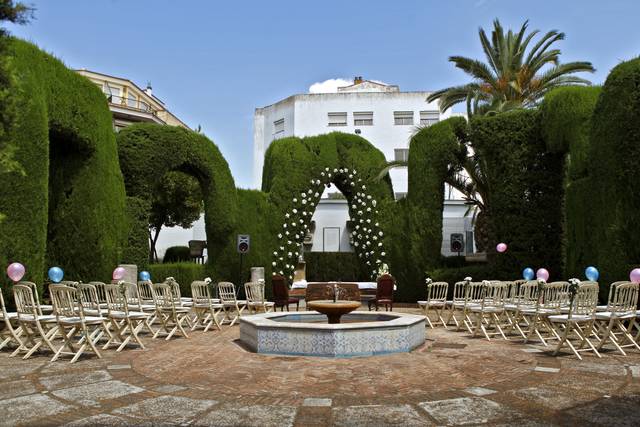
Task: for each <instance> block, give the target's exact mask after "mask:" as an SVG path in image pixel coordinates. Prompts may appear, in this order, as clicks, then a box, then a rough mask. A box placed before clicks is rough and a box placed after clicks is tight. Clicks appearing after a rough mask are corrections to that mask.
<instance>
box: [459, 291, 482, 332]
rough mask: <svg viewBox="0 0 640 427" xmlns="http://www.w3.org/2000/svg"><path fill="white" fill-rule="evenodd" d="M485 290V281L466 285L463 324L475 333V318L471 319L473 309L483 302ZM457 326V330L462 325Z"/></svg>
mask: <svg viewBox="0 0 640 427" xmlns="http://www.w3.org/2000/svg"><path fill="white" fill-rule="evenodd" d="M483 291H484V283H483V282H467V283H466V284H465V287H464V305H463V307H462V324H461V325H464V326H465V328H467V330H468V331H469V333H471V334H472V333H473V327H472V325H473V320H472V319H471V313H472V312H471V309H472V308H474V307H480V305H481V304H482V294H483ZM461 325H458V327H457V328H456V331H459V330H460V326H461Z"/></svg>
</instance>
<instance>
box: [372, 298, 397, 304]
mask: <svg viewBox="0 0 640 427" xmlns="http://www.w3.org/2000/svg"><path fill="white" fill-rule="evenodd" d="M376 301H378V304H391V303H392V302H393V300H392V299H388V298H380V299H376Z"/></svg>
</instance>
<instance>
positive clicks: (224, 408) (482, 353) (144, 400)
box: [0, 310, 640, 427]
mask: <svg viewBox="0 0 640 427" xmlns="http://www.w3.org/2000/svg"><path fill="white" fill-rule="evenodd" d="M403 311H404V310H403ZM407 311H412V310H407ZM415 312H417V311H415ZM426 336H427V343H426V344H425V345H424V346H423V347H421V348H419V349H417V350H415V351H413V352H412V353H409V354H395V355H386V356H376V357H368V358H366V357H365V358H353V359H324V358H305V357H278V356H264V355H258V354H253V353H249V352H247V351H246V350H244V349H243V347H242V346H241V345H240V344H239V343H238V337H239V328H238V326H234V327H233V328H228V327H225V328H224V329H223V331H222V332H218V331H215V332H208V333H202V332H193V333H191V334H190V338H189V339H183V338H179V339H174V340H172V341H169V342H167V341H164V340H151V339H150V337H145V338H144V342H145V343H146V345H147V349H146V350H135V349H129V350H126V351H123V352H122V353H119V354H116V353H115V352H114V351H113V350H110V351H104V352H103V359H96V358H91V357H89V358H83V359H81V360H80V361H79V362H78V363H75V364H69V363H68V362H66V361H58V362H54V363H49V362H48V359H49V358H48V357H45V355H41V356H37V357H34V358H32V359H30V360H27V361H23V360H21V359H17V358H10V357H8V352H0V384H1V385H2V386H1V387H0V425H20V424H29V425H69V426H85V425H86V426H89V425H197V426H199V425H216V426H227V425H228V426H234V425H241V426H260V427H267V426H292V425H294V426H325V425H335V426H386V425H399V426H414V425H415V426H425V425H468V424H489V425H530V426H536V425H614V424H615V425H617V426H624V425H638V418H639V417H640V354H639V353H634V354H631V355H629V356H628V357H622V356H619V355H616V354H615V353H613V352H608V353H606V354H605V355H604V356H603V358H602V359H597V358H596V357H595V356H592V355H586V356H585V358H584V359H585V360H583V361H579V360H577V359H576V358H575V357H573V356H570V355H569V354H568V353H567V355H566V356H562V357H553V356H551V355H550V354H549V353H548V352H547V351H546V350H545V349H544V347H542V346H540V345H524V344H522V343H520V342H515V340H514V342H505V341H503V340H497V339H496V340H492V341H491V342H488V341H486V340H485V339H480V338H471V337H470V336H469V335H468V334H466V333H463V332H453V331H445V330H444V329H442V328H440V329H436V330H430V329H427V330H426Z"/></svg>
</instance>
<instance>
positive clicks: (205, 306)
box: [193, 300, 224, 308]
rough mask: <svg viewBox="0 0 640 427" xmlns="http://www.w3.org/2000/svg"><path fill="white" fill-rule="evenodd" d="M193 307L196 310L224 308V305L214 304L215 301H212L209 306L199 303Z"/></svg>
mask: <svg viewBox="0 0 640 427" xmlns="http://www.w3.org/2000/svg"><path fill="white" fill-rule="evenodd" d="M193 307H194V308H209V307H211V308H223V307H224V305H222V304H219V303H216V302H213V300H212V302H211V304H207V303H206V302H200V303H197V304H193Z"/></svg>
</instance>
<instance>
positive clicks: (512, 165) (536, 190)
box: [470, 110, 564, 279]
mask: <svg viewBox="0 0 640 427" xmlns="http://www.w3.org/2000/svg"><path fill="white" fill-rule="evenodd" d="M538 114H539V113H538V112H537V111H535V110H519V111H513V112H509V113H503V114H498V115H495V116H491V117H488V116H485V117H477V118H474V119H472V121H471V124H470V127H471V141H472V147H473V149H474V150H475V152H476V153H477V154H478V155H480V156H481V158H482V160H483V162H484V165H485V175H486V180H487V185H488V187H489V188H490V192H489V194H488V196H487V200H485V202H486V203H485V204H486V212H485V213H486V214H487V218H488V231H489V239H490V242H491V244H490V247H489V250H490V252H489V255H490V262H491V263H493V264H494V265H495V267H496V271H499V272H502V273H503V274H505V275H509V276H515V275H517V276H519V272H520V271H521V270H522V269H523V268H524V267H526V266H529V267H531V268H534V269H535V268H538V267H545V268H547V269H548V270H549V272H550V273H551V277H552V278H553V279H560V278H562V277H563V275H562V271H563V270H562V245H561V241H562V210H561V209H562V202H563V196H564V192H563V186H562V183H563V155H562V154H559V153H551V152H549V151H547V150H546V147H545V144H544V140H543V138H542V136H541V132H540V126H539V121H538ZM499 242H505V243H507V244H508V245H509V250H508V251H507V252H505V253H503V254H497V253H496V251H495V245H496V244H497V243H499ZM517 276H516V277H517Z"/></svg>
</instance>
